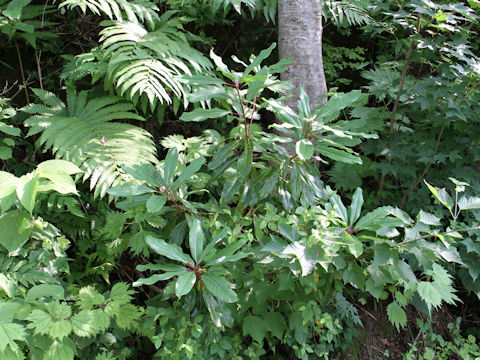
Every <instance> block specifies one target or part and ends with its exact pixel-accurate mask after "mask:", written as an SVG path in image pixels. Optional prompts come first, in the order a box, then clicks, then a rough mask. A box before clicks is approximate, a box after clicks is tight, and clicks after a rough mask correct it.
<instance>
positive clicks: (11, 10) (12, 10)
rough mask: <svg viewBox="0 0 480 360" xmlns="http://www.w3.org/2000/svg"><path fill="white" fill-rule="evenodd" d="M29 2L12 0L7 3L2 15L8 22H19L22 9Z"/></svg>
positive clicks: (29, 0)
mask: <svg viewBox="0 0 480 360" xmlns="http://www.w3.org/2000/svg"><path fill="white" fill-rule="evenodd" d="M31 2H32V0H12V1H10V2H9V3H8V6H7V8H6V9H5V10H3V15H5V16H6V17H8V18H9V19H10V20H20V18H21V17H22V10H23V8H24V7H25V6H27V5H28V4H30V3H31Z"/></svg>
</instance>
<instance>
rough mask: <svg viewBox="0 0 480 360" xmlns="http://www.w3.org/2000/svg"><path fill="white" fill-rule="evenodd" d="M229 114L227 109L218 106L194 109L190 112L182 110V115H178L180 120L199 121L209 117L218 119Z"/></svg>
mask: <svg viewBox="0 0 480 360" xmlns="http://www.w3.org/2000/svg"><path fill="white" fill-rule="evenodd" d="M228 114H230V111H229V110H223V109H218V108H213V109H201V108H198V109H195V110H193V111H190V112H184V113H183V114H182V116H180V120H182V121H187V122H190V121H193V122H200V121H205V120H209V119H218V118H222V117H224V116H227V115H228Z"/></svg>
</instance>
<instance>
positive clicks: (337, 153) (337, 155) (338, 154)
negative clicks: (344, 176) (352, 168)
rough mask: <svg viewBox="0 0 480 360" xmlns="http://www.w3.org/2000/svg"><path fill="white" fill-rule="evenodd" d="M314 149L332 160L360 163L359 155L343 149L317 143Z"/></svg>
mask: <svg viewBox="0 0 480 360" xmlns="http://www.w3.org/2000/svg"><path fill="white" fill-rule="evenodd" d="M315 150H316V151H317V152H318V153H319V154H320V155H322V156H326V157H328V158H330V159H332V160H335V161H340V162H344V163H347V164H362V159H361V158H360V156H359V155H353V154H350V153H348V152H346V151H344V150H339V149H336V148H332V147H327V146H322V145H318V146H316V147H315Z"/></svg>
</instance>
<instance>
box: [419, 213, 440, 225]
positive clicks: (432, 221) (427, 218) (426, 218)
mask: <svg viewBox="0 0 480 360" xmlns="http://www.w3.org/2000/svg"><path fill="white" fill-rule="evenodd" d="M418 215H419V221H420V222H422V223H424V224H427V225H441V223H440V218H438V217H436V216H435V215H433V214H430V213H428V212H425V211H423V210H420V213H419V214H418Z"/></svg>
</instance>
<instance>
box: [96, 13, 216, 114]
mask: <svg viewBox="0 0 480 360" xmlns="http://www.w3.org/2000/svg"><path fill="white" fill-rule="evenodd" d="M171 15H172V14H171V13H166V14H164V15H162V17H161V19H160V21H159V22H158V23H157V25H156V28H155V31H153V32H148V31H147V30H146V29H145V28H144V27H143V26H142V25H140V24H135V23H132V22H117V23H115V24H113V25H111V26H108V27H106V28H105V29H104V30H103V31H102V32H101V33H100V34H101V39H100V40H101V42H102V47H101V49H102V50H103V51H104V54H105V57H107V58H109V59H110V61H109V63H108V66H107V78H106V85H107V86H112V87H113V88H115V89H116V91H117V92H118V93H119V94H120V95H122V96H123V95H125V96H126V97H127V98H128V99H130V100H132V101H133V102H134V104H137V103H138V101H139V100H140V101H141V104H142V108H143V110H144V111H146V109H147V104H150V107H151V109H152V111H153V110H154V108H155V107H156V105H157V104H158V102H160V103H168V104H169V103H171V102H172V94H173V95H174V96H176V97H177V98H183V99H184V101H186V93H188V91H186V90H188V88H187V87H186V85H183V84H182V83H180V82H179V81H178V80H177V77H178V76H180V75H185V74H189V75H190V74H192V73H201V72H204V71H205V70H208V69H210V68H211V63H210V61H209V60H208V59H207V58H206V57H204V56H203V55H202V54H201V53H200V52H199V51H197V50H195V49H194V48H192V47H191V46H190V44H189V41H188V40H187V36H186V34H185V33H183V32H182V31H181V30H182V25H181V23H180V22H179V21H178V20H170V16H171Z"/></svg>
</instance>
